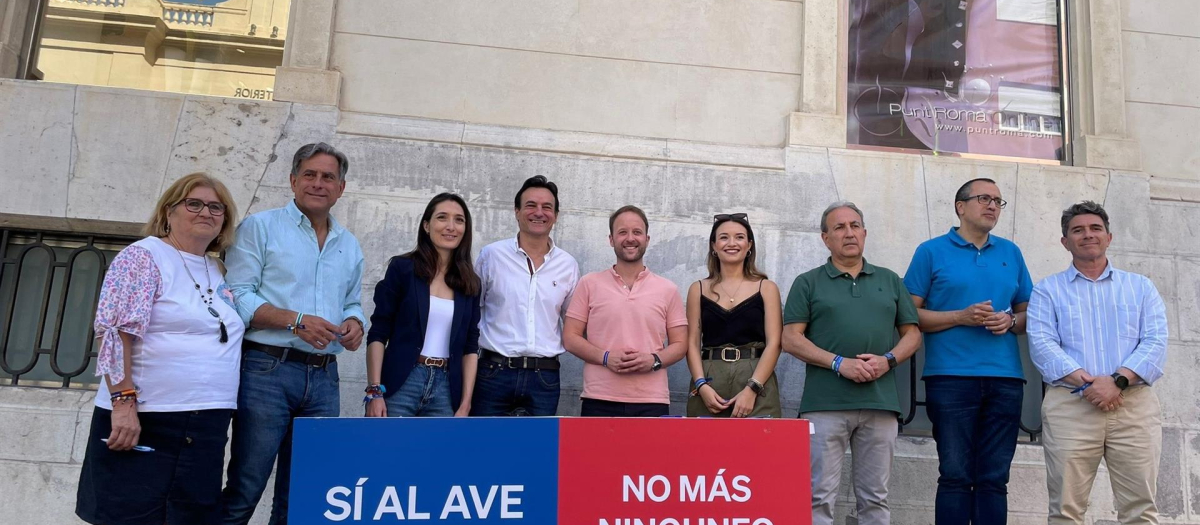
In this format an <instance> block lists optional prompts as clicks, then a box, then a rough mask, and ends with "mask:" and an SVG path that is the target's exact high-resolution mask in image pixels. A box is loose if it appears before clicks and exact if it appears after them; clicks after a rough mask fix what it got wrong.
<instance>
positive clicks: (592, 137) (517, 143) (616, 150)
mask: <svg viewBox="0 0 1200 525" xmlns="http://www.w3.org/2000/svg"><path fill="white" fill-rule="evenodd" d="M462 142H463V143H464V144H471V145H477V146H498V147H503V148H512V149H524V150H538V151H552V152H558V153H577V154H583V155H596V156H600V157H624V158H633V159H646V160H651V161H657V160H666V159H667V158H668V156H669V155H670V154H671V146H670V145H669V143H668V141H667V140H664V139H651V138H643V137H630V136H625V135H612V134H603V133H585V132H576V131H556V130H548V129H531V128H520V127H513V126H495V125H486V124H470V123H468V124H466V129H465V131H464V132H463V135H462ZM687 153H688V151H687V150H686V149H685V150H684V151H683V152H682V154H685V155H686V154H687Z"/></svg>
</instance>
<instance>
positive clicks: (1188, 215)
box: [1146, 200, 1200, 297]
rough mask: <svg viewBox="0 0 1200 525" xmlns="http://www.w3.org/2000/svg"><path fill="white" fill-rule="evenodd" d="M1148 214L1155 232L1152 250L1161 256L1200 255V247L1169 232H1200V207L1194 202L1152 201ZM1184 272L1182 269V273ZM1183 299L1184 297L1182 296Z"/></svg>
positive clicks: (1152, 239)
mask: <svg viewBox="0 0 1200 525" xmlns="http://www.w3.org/2000/svg"><path fill="white" fill-rule="evenodd" d="M1146 214H1147V215H1149V216H1150V218H1149V223H1150V224H1151V225H1153V230H1151V231H1154V232H1163V233H1153V234H1150V235H1148V237H1149V238H1150V249H1151V251H1152V252H1154V253H1156V254H1160V255H1166V254H1180V255H1187V256H1198V255H1200V245H1197V244H1196V243H1194V242H1189V241H1188V240H1187V239H1186V238H1185V237H1181V236H1180V235H1174V234H1171V233H1168V232H1195V231H1200V205H1197V204H1196V203H1194V202H1172V201H1158V200H1154V201H1150V205H1149V206H1147V210H1146ZM1183 271H1184V270H1183V269H1182V267H1180V272H1181V273H1182V272H1183ZM1181 297H1182V296H1181Z"/></svg>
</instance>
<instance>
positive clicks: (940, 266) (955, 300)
mask: <svg viewBox="0 0 1200 525" xmlns="http://www.w3.org/2000/svg"><path fill="white" fill-rule="evenodd" d="M904 286H905V287H906V288H908V292H909V293H910V294H912V295H915V296H918V297H923V298H925V305H924V306H923V308H925V309H926V310H933V311H937V312H943V311H947V310H961V309H963V308H966V307H968V306H971V305H972V304H975V303H978V302H981V301H986V300H988V299H991V301H992V308H993V309H995V310H996V311H997V312H1000V311H1003V310H1006V309H1008V308H1011V307H1012V306H1013V305H1017V304H1022V303H1028V302H1029V296H1030V294H1031V293H1032V292H1033V280H1032V279H1030V278H1029V270H1028V269H1027V268H1026V267H1025V257H1023V256H1022V255H1021V249H1020V248H1017V245H1016V244H1013V243H1012V241H1009V240H1007V239H1002V238H1000V237H997V236H995V235H989V236H988V240H987V243H985V244H984V245H983V248H982V249H979V248H977V247H976V246H975V245H974V244H971V243H970V242H968V241H967V240H966V239H963V238H962V237H961V236H959V235H958V228H950V231H949V232H948V233H947V234H945V235H942V236H941V237H935V238H933V239H930V240H928V241H925V242H923V243H921V245H920V246H918V247H917V252H916V253H914V254H913V259H912V264H909V265H908V273H906V274H905V275H904ZM923 376H924V377H932V376H975V377H1012V378H1017V379H1024V378H1025V376H1024V374H1023V373H1022V372H1021V355H1020V353H1019V350H1018V348H1017V336H1016V335H1014V334H1013V333H1011V332H1009V333H1006V334H1004V335H1000V336H997V335H994V334H992V333H991V332H989V331H988V329H987V328H984V327H982V326H955V327H953V328H949V329H946V330H942V331H941V332H933V333H926V334H925V372H924V374H923Z"/></svg>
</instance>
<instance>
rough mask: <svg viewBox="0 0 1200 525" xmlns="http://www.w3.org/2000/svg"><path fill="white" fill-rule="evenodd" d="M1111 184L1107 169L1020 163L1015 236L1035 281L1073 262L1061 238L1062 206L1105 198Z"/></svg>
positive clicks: (1015, 212)
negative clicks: (1105, 170)
mask: <svg viewBox="0 0 1200 525" xmlns="http://www.w3.org/2000/svg"><path fill="white" fill-rule="evenodd" d="M1107 186H1108V176H1107V173H1106V172H1103V171H1099V170H1085V169H1080V168H1067V167H1051V166H1040V165H1036V164H1021V165H1020V167H1019V168H1018V171H1017V195H1018V196H1019V199H1017V202H1016V205H1015V206H1016V209H1014V210H1011V213H1012V214H1013V215H1014V216H1015V217H1014V218H1015V221H1016V226H1015V228H1016V230H1015V233H1014V234H1013V240H1014V241H1016V243H1017V244H1018V245H1019V246H1021V251H1022V252H1023V253H1024V255H1025V264H1026V265H1028V266H1029V273H1030V275H1031V276H1032V277H1033V282H1034V283H1037V282H1038V281H1040V280H1042V279H1043V278H1045V277H1046V276H1048V275H1051V274H1054V273H1057V272H1061V271H1062V270H1064V269H1066V267H1067V265H1068V264H1070V262H1071V254H1070V253H1068V252H1067V251H1066V250H1065V249H1064V248H1063V247H1062V243H1061V242H1060V240H1061V239H1062V225H1061V221H1060V220H1059V219H1060V217H1061V216H1062V210H1064V209H1066V208H1067V207H1069V206H1070V205H1072V204H1075V203H1077V202H1080V201H1083V200H1092V201H1096V202H1101V201H1103V200H1104V195H1105V192H1106V189H1107ZM1009 206H1010V207H1012V206H1013V205H1011V204H1010V205H1009Z"/></svg>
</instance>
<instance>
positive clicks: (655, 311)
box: [567, 268, 687, 403]
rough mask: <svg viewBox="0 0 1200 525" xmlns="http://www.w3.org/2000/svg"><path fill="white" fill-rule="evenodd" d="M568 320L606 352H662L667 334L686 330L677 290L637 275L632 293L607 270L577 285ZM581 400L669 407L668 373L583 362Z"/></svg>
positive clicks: (646, 272)
mask: <svg viewBox="0 0 1200 525" xmlns="http://www.w3.org/2000/svg"><path fill="white" fill-rule="evenodd" d="M567 317H570V318H572V319H578V320H580V321H583V322H584V323H587V339H588V341H589V342H591V343H592V344H594V345H596V346H598V347H600V348H603V349H605V350H608V351H617V350H624V349H626V348H632V349H635V350H637V351H639V352H647V353H654V352H661V351H662V350H663V348H664V347H665V346H666V344H667V329H668V328H674V327H676V326H687V315H686V314H685V313H684V311H683V301H682V300H680V298H679V288H677V287H676V286H675V283H673V282H671V281H670V280H667V279H666V278H663V277H659V276H658V275H655V274H654V273H652V272H651V271H650V270H648V269H647V270H642V273H640V274H638V277H637V280H636V281H634V283H633V289H632V290H629V289H626V288H625V284H624V282H623V281H621V276H620V275H617V272H616V270H614V269H613V268H609V269H607V270H601V271H599V272H592V273H589V274H587V275H585V276H583V278H581V279H580V280H579V284H578V285H577V286H576V287H575V295H574V297H572V299H571V306H570V307H568V308H567ZM583 397H585V398H588V399H600V400H604V401H618V402H621V403H670V402H671V396H670V389H669V388H668V387H667V369H666V368H663V369H661V370H658V371H657V372H646V373H636V374H618V373H616V372H613V371H612V370H609V369H608V368H605V367H603V366H601V365H593V364H591V363H584V365H583Z"/></svg>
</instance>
